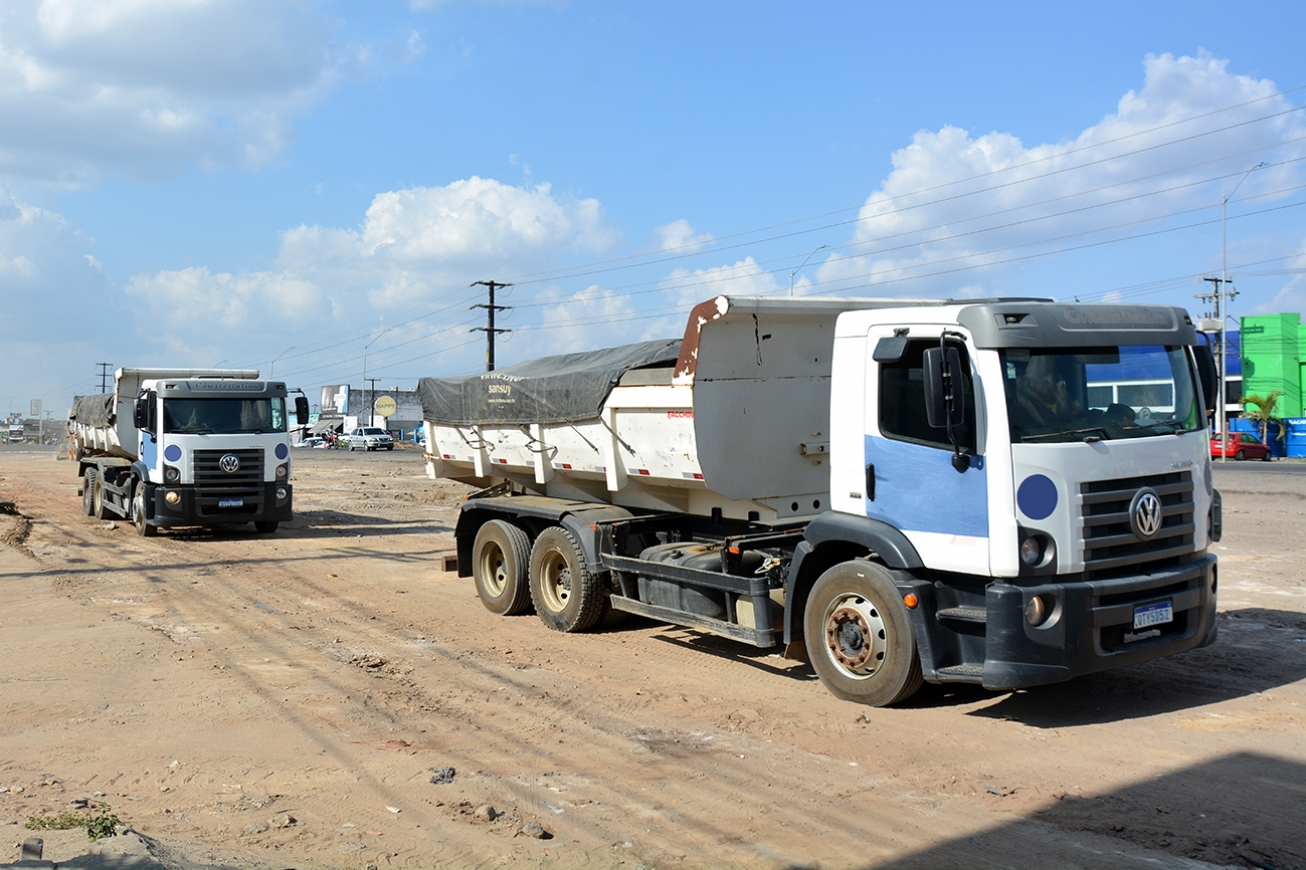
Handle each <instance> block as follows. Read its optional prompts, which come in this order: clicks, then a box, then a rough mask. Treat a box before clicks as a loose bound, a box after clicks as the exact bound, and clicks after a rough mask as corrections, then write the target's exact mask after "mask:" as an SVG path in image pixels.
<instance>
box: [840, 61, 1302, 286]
mask: <svg viewBox="0 0 1306 870" xmlns="http://www.w3.org/2000/svg"><path fill="white" fill-rule="evenodd" d="M1144 70H1145V81H1144V85H1143V87H1142V89H1141V90H1139V91H1130V92H1129V93H1127V94H1125V96H1124V97H1122V98H1121V99H1120V101H1119V104H1118V106H1117V111H1116V112H1115V114H1112V115H1108V116H1107V117H1105V118H1103V119H1102V120H1101V121H1100V122H1098V123H1097V124H1095V125H1094V126H1092V127H1089V128H1088V129H1086V130H1085V131H1084V132H1083V133H1081V134H1080V135H1079V136H1078V137H1077V138H1075V139H1074V140H1073V141H1069V142H1060V143H1056V144H1044V145H1037V146H1033V147H1026V146H1025V145H1024V144H1023V143H1022V142H1021V141H1020V139H1019V138H1017V137H1016V136H1013V135H1011V134H1010V133H1002V132H992V133H988V134H985V135H982V136H978V137H973V136H971V134H969V133H968V132H967V131H965V130H961V129H958V128H956V127H951V126H945V127H943V128H942V129H940V130H938V131H937V132H927V131H922V132H919V133H917V134H916V135H915V136H914V137H913V140H912V144H911V145H909V146H908V147H906V148H903V149H901V150H899V151H897V152H895V153H894V154H893V156H892V161H893V166H894V169H893V171H892V172H891V173H890V174H889V176H888V177H887V178H886V179H885V181H884V183H883V184H882V185H881V187H880V189H879V190H878V191H876V192H875V193H873V194H872V195H871V196H870V197H869V198H868V199H867V201H866V203H865V205H864V206H863V207H862V209H861V212H860V215H859V218H860V219H859V221H858V223H857V224H856V226H855V228H854V230H853V233H852V236H851V238H850V240H849V243H848V244H847V245H845V246H843V248H842V250H841V252H840V253H839V255H838V256H832V257H830V258H829V259H827V260H826V262H825V263H824V264H823V265H822V267H821V269H820V271H819V280H820V282H822V283H823V284H824V285H825V288H827V289H825V290H823V291H818V292H831V290H835V291H838V290H844V289H854V288H855V289H856V290H858V291H859V292H866V291H867V289H868V288H867V285H868V284H869V285H871V286H870V288H869V289H870V291H871V292H877V293H880V292H883V293H891V294H895V295H897V294H904V295H905V294H910V295H938V294H942V295H953V296H955V295H957V291H956V290H955V288H956V286H957V285H959V284H961V283H962V282H967V283H971V284H975V283H982V282H983V279H980V280H978V281H977V278H976V275H977V274H979V275H980V276H983V275H986V274H987V275H988V276H989V279H988V280H989V281H992V280H995V279H996V280H1001V277H1000V275H1001V274H1002V273H999V272H997V271H994V270H993V268H990V269H989V271H987V272H986V271H983V268H984V267H986V266H987V267H997V266H1000V265H1001V266H1004V269H1005V272H1006V274H1007V275H1010V273H1011V272H1012V271H1018V270H1020V269H1022V268H1024V261H1023V260H1021V259H1020V258H1027V257H1029V255H1030V254H1032V253H1036V252H1039V251H1051V250H1056V249H1058V248H1064V247H1068V246H1071V245H1077V244H1084V243H1086V242H1088V241H1093V240H1102V239H1107V238H1113V237H1117V236H1123V235H1127V234H1136V233H1139V232H1143V231H1146V230H1148V229H1155V228H1156V227H1158V226H1161V225H1163V223H1164V222H1165V221H1167V220H1174V219H1175V218H1176V216H1178V215H1179V214H1181V213H1183V212H1185V211H1187V210H1196V209H1200V208H1203V207H1208V208H1209V207H1210V206H1212V205H1213V204H1215V203H1218V202H1219V196H1220V192H1222V191H1227V190H1228V189H1229V188H1230V187H1232V185H1233V183H1234V181H1233V178H1236V177H1237V175H1238V174H1240V173H1241V172H1242V171H1243V170H1245V169H1246V168H1247V166H1248V165H1249V164H1251V163H1253V162H1254V161H1255V160H1258V159H1267V160H1270V161H1271V162H1272V163H1273V162H1276V161H1283V160H1284V159H1285V158H1289V157H1293V156H1298V155H1299V154H1300V153H1301V146H1300V145H1292V144H1287V143H1289V141H1290V140H1292V139H1294V138H1297V137H1300V136H1302V135H1303V134H1306V127H1303V126H1302V124H1301V122H1300V121H1299V120H1298V119H1297V116H1296V115H1295V114H1292V113H1289V114H1283V115H1280V116H1279V117H1271V116H1273V115H1275V114H1276V113H1282V112H1285V111H1286V110H1289V109H1291V108H1292V105H1291V103H1290V102H1289V101H1288V100H1287V98H1286V97H1284V96H1282V95H1276V91H1277V90H1278V89H1277V86H1276V85H1275V84H1274V83H1273V82H1271V81H1268V80H1257V79H1252V78H1249V77H1247V76H1236V75H1232V74H1230V73H1229V72H1228V70H1227V61H1224V60H1218V59H1215V58H1212V57H1210V56H1208V55H1205V54H1203V55H1201V56H1199V57H1195V58H1194V57H1179V58H1176V57H1174V56H1172V55H1168V54H1166V55H1160V56H1148V57H1147V59H1146V60H1145V62H1144ZM1228 107H1236V108H1231V109H1230V108H1228ZM1208 113H1209V114H1208ZM1203 115H1207V117H1201V116H1203ZM1194 118H1196V120H1192V119H1194ZM1258 119H1262V120H1258ZM1203 133H1206V134H1209V135H1201V134H1203ZM1279 145H1281V146H1283V147H1279V148H1277V149H1275V146H1279ZM1271 149H1275V150H1271ZM1249 154H1260V155H1264V156H1263V157H1261V156H1257V157H1250V158H1249V157H1248V155H1249ZM1216 158H1224V160H1223V162H1214V161H1215V160H1216ZM1296 173H1297V170H1296V169H1295V168H1294V167H1291V166H1287V165H1284V166H1280V167H1277V168H1275V167H1271V168H1269V169H1266V170H1262V171H1261V172H1259V173H1257V174H1256V176H1253V177H1252V178H1250V179H1248V181H1247V183H1246V184H1245V185H1244V187H1243V189H1242V191H1241V192H1240V197H1243V198H1247V197H1254V196H1255V194H1256V193H1257V192H1258V191H1267V190H1273V189H1276V188H1282V187H1287V186H1289V184H1291V183H1293V182H1292V181H1291V179H1294V178H1295V177H1296ZM1220 176H1224V178H1220ZM1230 176H1232V178H1230ZM1207 217H1208V218H1209V215H1208V216H1207ZM1188 220H1189V221H1191V220H1196V218H1192V217H1189V218H1188ZM1149 222H1150V223H1149ZM1114 226H1119V227H1120V228H1119V229H1112V227H1114ZM1194 265H1195V266H1197V267H1199V268H1200V266H1201V265H1202V264H1194ZM975 267H979V268H981V270H982V271H980V272H978V273H976V272H975V271H970V270H971V269H973V268H975ZM958 270H961V271H958ZM939 273H942V274H941V277H938V278H935V279H930V278H929V277H928V276H929V275H931V274H939ZM922 276H925V277H922ZM904 279H912V280H910V281H908V280H904ZM876 285H879V286H876Z"/></svg>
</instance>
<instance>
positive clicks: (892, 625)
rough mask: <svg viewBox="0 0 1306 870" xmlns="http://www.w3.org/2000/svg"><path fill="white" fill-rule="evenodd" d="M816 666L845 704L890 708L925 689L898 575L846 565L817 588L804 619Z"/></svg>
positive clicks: (831, 572)
mask: <svg viewBox="0 0 1306 870" xmlns="http://www.w3.org/2000/svg"><path fill="white" fill-rule="evenodd" d="M803 637H804V640H805V641H806V643H807V649H808V653H809V655H810V656H811V660H812V667H813V668H814V669H815V670H816V675H817V676H818V677H820V678H821V682H822V683H824V684H825V687H826V688H827V689H829V690H830V692H831V693H832V694H834V695H836V696H837V697H840V698H843V699H844V700H845V701H856V702H857V703H859V704H870V705H871V706H873V707H887V706H890V705H892V704H897V703H901V702H902V701H905V700H907V699H908V698H910V697H911V696H912V695H914V694H915V693H916V690H917V689H919V688H920V687H921V683H922V677H921V662H920V655H919V653H918V652H917V650H916V640H915V637H914V636H913V634H912V627H911V617H910V616H908V614H907V607H906V605H904V604H903V603H902V599H901V598H900V597H899V595H898V590H897V587H896V586H895V585H894V582H893V577H892V576H891V575H890V574H889V572H888V571H886V570H885V569H884V568H882V567H881V566H879V565H876V564H874V563H872V562H860V561H859V562H844V563H843V564H841V565H835V566H834V567H833V568H831V569H830V570H828V571H826V572H825V573H824V574H822V575H821V577H820V579H819V580H817V581H816V585H815V586H813V587H812V592H811V595H810V596H808V599H807V609H806V613H805V614H804V617H803Z"/></svg>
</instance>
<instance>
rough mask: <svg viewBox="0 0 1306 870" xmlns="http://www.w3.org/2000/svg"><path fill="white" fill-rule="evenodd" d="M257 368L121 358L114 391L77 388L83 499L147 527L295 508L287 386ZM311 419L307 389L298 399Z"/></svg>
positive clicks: (243, 519)
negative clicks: (146, 363) (123, 363)
mask: <svg viewBox="0 0 1306 870" xmlns="http://www.w3.org/2000/svg"><path fill="white" fill-rule="evenodd" d="M258 378H259V373H258V371H257V370H247V369H240V370H231V369H160V368H121V369H118V371H117V372H115V373H114V379H113V385H114V390H113V392H112V393H103V394H100V395H91V396H78V397H76V398H75V399H74V400H73V407H72V412H71V413H70V414H69V417H68V444H69V450H70V452H71V454H72V458H74V459H76V460H77V463H78V474H79V475H80V477H81V480H82V485H81V496H82V505H83V507H84V509H85V511H86V514H87V515H88V516H93V517H96V518H98V519H106V518H109V517H115V516H116V517H122V518H125V519H128V520H130V521H131V523H132V524H133V525H134V526H135V527H136V531H137V532H139V533H140V534H142V535H146V536H151V535H154V534H155V533H156V531H157V530H158V528H159V527H169V526H216V525H224V524H231V523H248V522H253V523H254V526H255V528H256V529H257V530H258V531H260V532H268V533H270V532H275V531H276V530H277V525H278V523H281V522H285V521H288V520H289V519H290V518H291V511H292V501H293V493H292V486H291V483H290V440H289V436H288V434H287V432H286V423H287V408H286V400H287V392H286V385H285V384H284V383H282V382H280V381H263V380H259V379H258ZM295 414H296V417H297V420H298V422H299V423H300V424H301V425H302V424H304V423H307V422H308V399H307V398H305V397H304V396H303V395H300V396H298V397H296V399H295Z"/></svg>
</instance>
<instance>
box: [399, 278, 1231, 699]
mask: <svg viewBox="0 0 1306 870" xmlns="http://www.w3.org/2000/svg"><path fill="white" fill-rule="evenodd" d="M419 393H420V396H421V399H422V405H423V410H424V416H425V420H426V422H425V427H426V436H427V445H428V447H427V450H428V453H427V454H426V461H427V463H428V471H429V473H430V474H431V475H432V476H433V477H445V478H450V479H454V480H460V481H464V482H467V483H470V484H473V485H475V486H477V487H480V488H481V489H480V491H478V492H476V493H474V494H473V495H472V497H470V498H469V499H468V500H467V501H466V502H465V503H464V505H463V508H462V512H461V514H460V517H459V520H458V525H457V529H456V538H457V551H458V555H457V564H458V573H459V574H460V575H462V576H471V577H472V578H473V579H474V582H475V584H476V588H477V591H478V593H479V595H480V597H481V599H482V601H483V602H484V604H485V606H486V607H487V608H489V609H490V610H491V611H493V612H495V613H499V614H504V615H509V614H515V613H521V612H524V611H527V610H529V609H531V608H532V607H533V608H534V610H535V611H536V613H537V614H538V615H539V617H540V619H542V620H543V621H544V623H545V624H546V625H548V626H549V627H550V628H553V629H557V630H560V631H580V630H584V629H588V628H591V627H593V626H595V625H596V624H598V625H602V624H609V623H612V622H614V621H616V620H617V619H619V618H620V617H621V616H622V614H624V613H636V614H642V615H644V616H646V617H650V618H653V619H656V620H661V621H664V622H667V623H671V624H675V625H680V626H687V627H691V628H693V629H697V630H700V631H705V632H711V633H714V634H718V635H722V636H725V637H729V638H733V639H735V640H738V641H742V642H744V643H747V644H751V645H754V646H758V647H773V646H777V645H779V644H780V643H784V644H785V645H786V652H787V653H789V654H791V655H805V656H806V657H808V658H809V659H810V661H811V663H812V666H813V668H814V669H815V671H816V673H817V674H818V676H819V677H820V679H821V681H822V682H823V683H824V684H825V686H826V687H827V688H828V689H829V690H830V691H831V692H833V693H834V694H835V695H837V696H839V697H841V698H845V699H848V700H852V701H857V702H861V703H866V704H873V705H889V704H894V703H898V702H901V701H903V700H905V699H906V698H908V697H909V696H910V695H912V693H914V692H915V691H916V690H917V689H918V688H919V686H920V685H921V683H922V682H923V681H929V682H939V683H943V682H964V683H977V684H981V685H983V686H985V687H988V688H990V689H1014V688H1018V687H1026V686H1035V685H1040V684H1046V683H1053V682H1058V681H1062V680H1067V679H1070V678H1072V677H1074V676H1076V675H1079V674H1086V673H1091V672H1094V671H1101V670H1105V669H1109V668H1115V667H1120V666H1122V665H1128V664H1132V663H1137V662H1142V661H1146V660H1149V659H1155V658H1158V657H1161V656H1166V655H1171V654H1174V653H1178V652H1182V651H1184V650H1189V649H1193V648H1195V647H1200V646H1204V645H1206V644H1209V643H1211V642H1213V640H1214V639H1215V633H1216V628H1215V609H1216V587H1217V566H1216V558H1215V556H1214V555H1213V554H1212V553H1210V552H1208V548H1209V547H1210V546H1211V544H1212V542H1214V541H1218V540H1219V538H1220V526H1221V516H1220V499H1219V493H1218V492H1217V491H1216V490H1215V489H1214V488H1213V486H1212V480H1211V466H1210V458H1209V446H1208V444H1209V442H1208V435H1207V413H1208V410H1209V408H1210V407H1211V406H1212V404H1213V400H1214V396H1215V368H1214V364H1213V361H1212V359H1211V355H1210V353H1209V351H1208V350H1207V349H1206V348H1205V347H1204V346H1203V345H1202V344H1201V343H1200V341H1199V338H1198V335H1197V334H1196V332H1195V331H1194V328H1193V326H1192V323H1191V321H1190V320H1189V317H1188V315H1187V314H1186V313H1185V312H1184V311H1183V310H1182V309H1179V308H1172V307H1163V306H1142V305H1139V306H1106V305H1084V304H1063V303H1058V302H1055V301H1052V300H1048V299H994V300H974V301H966V302H957V301H931V300H902V299H888V300H885V299H773V298H760V297H729V296H721V297H718V298H716V299H712V300H709V301H707V302H705V303H702V304H700V305H699V306H697V307H696V308H695V309H694V310H693V312H692V313H691V315H690V317H689V322H688V324H687V326H686V328H685V332H684V335H683V337H682V338H681V339H680V340H679V341H676V340H669V341H662V342H646V343H642V344H638V345H631V346H626V347H619V348H610V349H606V350H600V351H594V352H589V353H578V354H569V355H564V356H558V357H549V358H546V359H541V360H535V361H532V362H530V363H524V364H521V365H518V366H514V367H512V368H508V369H503V370H500V371H496V372H490V373H487V374H484V375H476V376H471V377H464V378H424V379H422V381H421V382H420V385H419Z"/></svg>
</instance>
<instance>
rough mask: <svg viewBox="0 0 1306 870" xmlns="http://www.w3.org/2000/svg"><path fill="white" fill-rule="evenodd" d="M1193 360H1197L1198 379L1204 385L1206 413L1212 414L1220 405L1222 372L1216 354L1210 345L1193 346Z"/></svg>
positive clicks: (1203, 395) (1203, 397)
mask: <svg viewBox="0 0 1306 870" xmlns="http://www.w3.org/2000/svg"><path fill="white" fill-rule="evenodd" d="M1193 358H1194V359H1196V360H1197V379H1198V380H1199V381H1201V384H1202V400H1203V402H1204V404H1205V407H1206V413H1208V414H1212V413H1214V412H1215V408H1216V406H1217V405H1219V404H1220V380H1219V378H1220V370H1219V367H1218V366H1217V365H1216V364H1215V354H1213V353H1212V352H1211V347H1210V345H1206V344H1198V345H1194V346H1193Z"/></svg>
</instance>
